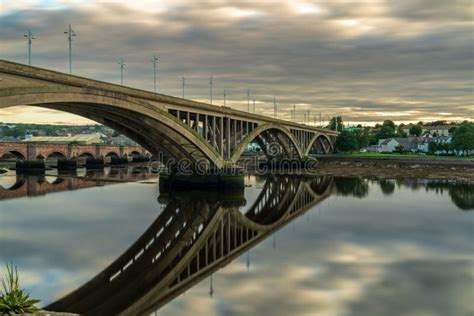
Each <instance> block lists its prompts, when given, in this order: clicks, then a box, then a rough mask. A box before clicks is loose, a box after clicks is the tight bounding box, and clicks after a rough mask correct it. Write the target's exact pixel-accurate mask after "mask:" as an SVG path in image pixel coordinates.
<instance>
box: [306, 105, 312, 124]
mask: <svg viewBox="0 0 474 316" xmlns="http://www.w3.org/2000/svg"><path fill="white" fill-rule="evenodd" d="M307 111H308V115H307V116H306V117H307V118H308V125H309V120H310V119H311V116H310V110H309V109H308V110H307Z"/></svg>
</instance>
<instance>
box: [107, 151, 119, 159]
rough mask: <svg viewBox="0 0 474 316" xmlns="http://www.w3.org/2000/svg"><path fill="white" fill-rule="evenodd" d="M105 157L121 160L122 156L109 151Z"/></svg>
mask: <svg viewBox="0 0 474 316" xmlns="http://www.w3.org/2000/svg"><path fill="white" fill-rule="evenodd" d="M105 157H110V158H120V155H119V154H118V153H117V152H115V151H109V152H108V153H107V154H106V155H105Z"/></svg>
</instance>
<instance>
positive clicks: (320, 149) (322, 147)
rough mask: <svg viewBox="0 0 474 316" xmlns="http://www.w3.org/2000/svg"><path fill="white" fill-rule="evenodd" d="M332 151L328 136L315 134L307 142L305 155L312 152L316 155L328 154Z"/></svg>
mask: <svg viewBox="0 0 474 316" xmlns="http://www.w3.org/2000/svg"><path fill="white" fill-rule="evenodd" d="M333 151H334V147H333V145H332V142H331V139H330V138H329V136H327V135H324V134H320V133H317V134H316V135H314V137H313V138H312V139H311V141H310V142H309V146H308V148H307V149H306V152H305V155H309V154H310V153H312V152H314V153H316V154H329V153H331V152H333Z"/></svg>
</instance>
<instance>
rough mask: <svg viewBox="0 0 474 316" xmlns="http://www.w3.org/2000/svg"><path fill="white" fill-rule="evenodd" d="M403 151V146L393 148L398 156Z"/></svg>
mask: <svg viewBox="0 0 474 316" xmlns="http://www.w3.org/2000/svg"><path fill="white" fill-rule="evenodd" d="M404 150H405V146H403V145H397V146H395V151H396V152H398V153H400V154H401V153H403V151H404Z"/></svg>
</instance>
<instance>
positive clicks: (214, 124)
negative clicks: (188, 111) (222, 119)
mask: <svg viewBox="0 0 474 316" xmlns="http://www.w3.org/2000/svg"><path fill="white" fill-rule="evenodd" d="M216 142H217V137H216V117H215V116H213V117H212V146H213V147H214V148H216V147H217V144H216Z"/></svg>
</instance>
